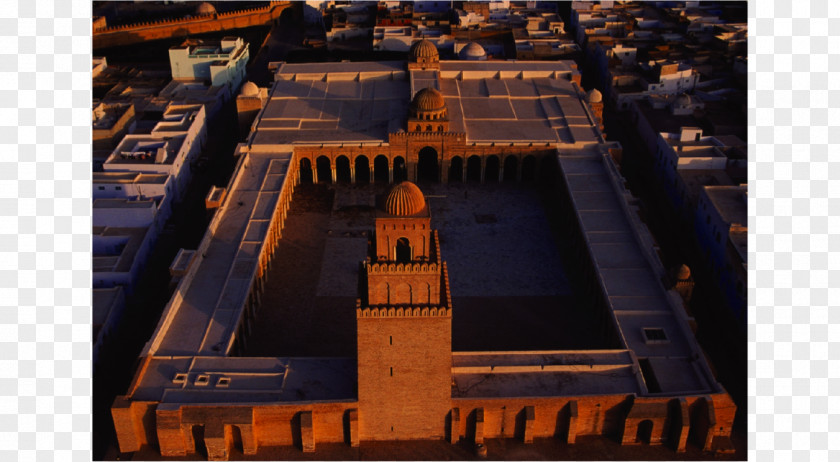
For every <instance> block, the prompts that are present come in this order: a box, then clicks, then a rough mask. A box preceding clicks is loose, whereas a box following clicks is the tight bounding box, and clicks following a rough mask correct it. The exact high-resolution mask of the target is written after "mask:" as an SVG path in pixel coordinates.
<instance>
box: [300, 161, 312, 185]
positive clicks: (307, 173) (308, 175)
mask: <svg viewBox="0 0 840 462" xmlns="http://www.w3.org/2000/svg"><path fill="white" fill-rule="evenodd" d="M300 182H301V183H304V184H312V161H310V160H309V159H308V158H306V157H304V158H303V159H301V160H300Z"/></svg>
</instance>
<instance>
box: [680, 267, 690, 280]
mask: <svg viewBox="0 0 840 462" xmlns="http://www.w3.org/2000/svg"><path fill="white" fill-rule="evenodd" d="M690 277H691V270H690V269H689V268H688V265H682V266H680V267H679V269H677V280H679V281H682V280H685V279H688V278H690Z"/></svg>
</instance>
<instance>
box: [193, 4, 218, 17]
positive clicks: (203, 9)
mask: <svg viewBox="0 0 840 462" xmlns="http://www.w3.org/2000/svg"><path fill="white" fill-rule="evenodd" d="M215 12H216V7H215V6H213V5H211V4H209V3H207V2H204V3H202V4H201V5H198V7H196V9H195V14H196V15H197V16H203V15H205V14H214V13H215Z"/></svg>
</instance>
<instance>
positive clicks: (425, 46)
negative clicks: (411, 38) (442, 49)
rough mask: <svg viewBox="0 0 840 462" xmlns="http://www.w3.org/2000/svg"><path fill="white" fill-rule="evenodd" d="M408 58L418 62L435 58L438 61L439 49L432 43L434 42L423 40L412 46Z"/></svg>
mask: <svg viewBox="0 0 840 462" xmlns="http://www.w3.org/2000/svg"><path fill="white" fill-rule="evenodd" d="M408 56H409V57H410V58H411V59H412V60H414V61H416V60H417V59H419V58H435V59H437V58H438V56H439V55H438V49H437V47H436V46H435V44H434V43H432V42H430V41H428V40H426V39H422V40H420V41H418V42H414V44H413V45H411V48H409V50H408Z"/></svg>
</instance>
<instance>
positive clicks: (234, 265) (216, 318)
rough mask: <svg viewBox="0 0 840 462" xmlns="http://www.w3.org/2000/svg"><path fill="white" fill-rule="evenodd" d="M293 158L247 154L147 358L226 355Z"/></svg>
mask: <svg viewBox="0 0 840 462" xmlns="http://www.w3.org/2000/svg"><path fill="white" fill-rule="evenodd" d="M291 158H292V153H291V152H290V151H286V152H282V151H281V152H274V153H272V154H260V153H249V154H248V156H247V157H246V160H245V161H244V164H243V167H244V168H242V169H240V170H239V171H238V172H237V173H236V179H235V180H234V183H233V187H232V188H231V190H230V191H229V193H228V195H227V198H226V200H225V202H224V204H223V205H222V207H221V208H220V210H219V211H217V212H216V217H218V218H217V219H216V220H217V225H214V224H211V229H213V231H212V232H208V233H207V234H205V237H204V240H206V241H207V242H206V244H205V243H204V242H202V244H201V246H200V248H203V250H201V252H199V253H198V254H197V255H196V257H195V260H194V261H193V263H192V264H191V271H190V272H191V273H193V275H192V277H186V278H185V279H184V280H183V281H182V282H181V284H180V285H179V289H178V290H179V291H180V290H183V293H182V294H181V297H177V298H173V301H172V302H170V303H171V305H170V306H168V307H167V313H165V314H164V318H163V319H164V320H165V321H166V322H165V323H164V324H163V325H161V326H159V327H158V330H156V331H155V334H154V336H153V338H152V341H151V348H150V350H149V352H148V353H149V354H155V355H165V356H170V355H171V356H175V355H194V354H200V355H210V356H224V355H225V354H226V353H227V351H228V347H229V346H230V343H231V341H232V338H233V335H234V333H235V330H236V327H237V325H238V323H239V318H240V316H241V311H242V309H243V307H244V304H245V299H246V297H247V296H248V292H249V290H250V286H251V283H252V279H253V277H254V274H255V272H256V269H257V261H258V258H259V249H260V247H261V246H262V245H264V244H265V236H266V232H267V231H268V223H270V222H271V220H272V219H273V214H274V213H275V212H276V204H277V201H278V199H279V196H280V191H281V189H282V188H283V186H284V184H285V178H286V172H287V171H288V168H289V163H290V161H291ZM205 245H206V247H205ZM192 267H196V270H195V272H192ZM170 332H171V333H175V332H177V335H167V334H169V333H170Z"/></svg>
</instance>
